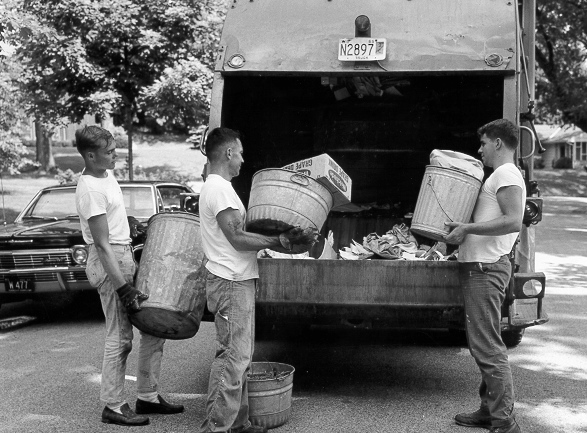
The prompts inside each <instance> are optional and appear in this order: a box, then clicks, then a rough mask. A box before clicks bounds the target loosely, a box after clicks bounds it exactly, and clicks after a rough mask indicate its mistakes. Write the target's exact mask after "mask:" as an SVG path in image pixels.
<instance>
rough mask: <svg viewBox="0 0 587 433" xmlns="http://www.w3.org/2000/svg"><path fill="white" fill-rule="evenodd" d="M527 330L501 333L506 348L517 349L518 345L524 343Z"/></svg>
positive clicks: (512, 330) (510, 330)
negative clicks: (523, 339) (523, 338)
mask: <svg viewBox="0 0 587 433" xmlns="http://www.w3.org/2000/svg"><path fill="white" fill-rule="evenodd" d="M525 330H526V329H509V330H507V331H501V339H502V340H503V344H505V347H507V348H508V349H513V348H515V347H517V346H518V344H520V343H521V342H522V337H523V336H524V331H525Z"/></svg>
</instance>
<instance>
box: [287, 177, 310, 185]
mask: <svg viewBox="0 0 587 433" xmlns="http://www.w3.org/2000/svg"><path fill="white" fill-rule="evenodd" d="M290 180H291V181H292V182H293V183H297V184H298V185H302V186H308V185H310V181H309V180H308V176H305V175H303V174H292V175H291V177H290Z"/></svg>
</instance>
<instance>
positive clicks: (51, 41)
mask: <svg viewBox="0 0 587 433" xmlns="http://www.w3.org/2000/svg"><path fill="white" fill-rule="evenodd" d="M25 5H26V8H25V9H26V11H27V12H28V13H30V14H32V15H34V16H35V17H37V19H38V20H39V21H40V22H41V23H43V24H44V25H47V26H48V27H50V28H51V29H53V30H54V32H52V33H46V34H41V35H39V37H37V38H35V40H27V41H24V42H23V44H22V49H21V50H20V52H21V53H22V56H23V62H24V69H25V76H24V80H23V81H24V84H25V86H26V89H27V90H28V93H29V94H30V95H32V96H34V106H35V110H36V111H37V112H39V113H42V115H43V116H44V117H43V121H44V122H46V123H50V124H53V123H55V122H57V121H58V119H60V118H62V117H68V118H69V119H70V120H71V121H74V122H77V121H80V120H81V119H82V118H83V116H84V115H85V114H88V113H91V114H95V113H97V114H102V115H106V114H110V115H112V116H113V117H114V120H115V123H117V124H120V125H123V126H124V127H125V129H126V130H127V133H128V136H129V156H130V158H131V161H130V164H131V165H132V128H133V120H134V119H135V118H136V116H137V114H138V112H139V110H150V111H151V112H153V113H157V114H161V113H162V114H163V117H164V122H168V121H170V117H171V116H170V114H169V113H170V110H169V109H164V107H163V109H162V110H161V111H158V107H157V106H156V104H158V103H159V102H160V101H159V99H157V96H158V95H162V96H164V97H165V98H166V102H167V103H170V102H178V99H179V98H178V97H177V96H176V97H175V99H174V100H170V99H169V98H167V96H166V95H169V91H167V92H166V91H162V92H161V91H160V89H162V88H165V87H166V86H167V84H166V83H171V84H169V86H168V87H167V88H171V89H173V88H175V89H177V86H178V85H177V83H182V84H181V86H180V87H181V88H185V89H186V91H185V92H183V93H181V94H180V96H181V95H185V96H186V97H187V98H188V99H189V101H190V103H191V102H194V99H198V98H204V97H206V92H205V91H204V90H203V89H202V90H198V89H199V87H202V84H203V83H204V84H205V83H206V79H204V81H203V83H202V82H199V81H198V80H200V75H201V74H200V73H202V72H203V71H205V67H204V65H206V64H207V63H208V62H209V61H210V58H211V57H210V54H209V51H210V47H209V42H210V38H211V37H212V38H213V37H214V31H211V27H214V26H215V25H216V23H220V22H221V19H220V17H219V13H220V12H218V9H217V7H218V2H217V1H214V0H28V1H27V2H26V3H25ZM194 53H196V54H198V53H199V54H200V56H201V58H202V62H197V59H196V58H195V54H194ZM190 65H193V66H194V67H196V69H195V70H193V71H191V70H190V71H186V69H189V67H190ZM200 65H201V67H200ZM197 68H200V69H197ZM174 70H175V71H179V72H180V73H186V72H188V73H187V78H185V77H184V78H183V81H182V80H178V79H177V74H176V73H173V72H172V71H174ZM206 72H207V73H208V74H209V72H208V71H206ZM203 75H204V76H206V74H203ZM194 78H195V82H194V83H192V81H193V80H194ZM200 81H201V80H200ZM173 83H176V84H173ZM174 86H175V87H174ZM198 86H199V87H198ZM141 94H143V95H144V98H145V101H141V99H140V98H141ZM197 102H198V104H196V105H195V106H196V107H201V108H205V107H206V104H205V103H202V101H197ZM149 104H151V105H155V107H150V106H149ZM185 105H187V103H185V101H184V106H185ZM178 112H179V113H180V116H183V118H190V115H191V116H192V117H193V113H187V112H186V110H185V109H184V110H183V111H182V110H178ZM131 173H132V169H131Z"/></svg>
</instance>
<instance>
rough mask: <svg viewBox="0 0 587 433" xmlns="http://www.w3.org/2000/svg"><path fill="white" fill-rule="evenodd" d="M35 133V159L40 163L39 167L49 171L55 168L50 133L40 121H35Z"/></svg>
mask: <svg viewBox="0 0 587 433" xmlns="http://www.w3.org/2000/svg"><path fill="white" fill-rule="evenodd" d="M35 135H36V145H37V161H38V162H39V163H40V164H41V169H43V170H45V171H51V170H53V169H54V168H55V159H54V158H53V141H52V139H51V133H50V132H49V131H48V130H47V128H46V127H45V126H43V125H42V124H41V123H40V122H38V121H35Z"/></svg>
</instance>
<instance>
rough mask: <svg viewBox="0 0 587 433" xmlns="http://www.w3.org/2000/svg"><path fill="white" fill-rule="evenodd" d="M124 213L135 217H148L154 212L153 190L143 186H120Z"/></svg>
mask: <svg viewBox="0 0 587 433" xmlns="http://www.w3.org/2000/svg"><path fill="white" fill-rule="evenodd" d="M121 189H122V196H123V198H124V207H126V214H127V215H129V216H134V217H135V218H149V217H150V216H151V215H153V214H154V213H155V209H156V208H155V200H154V197H153V190H152V188H151V187H150V186H149V185H145V186H124V185H123V186H121Z"/></svg>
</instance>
